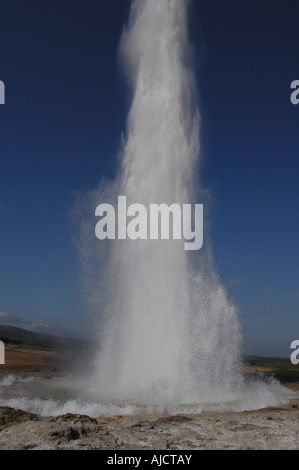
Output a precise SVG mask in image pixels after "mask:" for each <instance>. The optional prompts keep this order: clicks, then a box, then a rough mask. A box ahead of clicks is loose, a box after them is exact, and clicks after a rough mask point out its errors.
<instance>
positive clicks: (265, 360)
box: [243, 356, 299, 371]
mask: <svg viewBox="0 0 299 470" xmlns="http://www.w3.org/2000/svg"><path fill="white" fill-rule="evenodd" d="M243 364H244V366H247V367H253V368H254V367H265V368H269V369H276V370H291V371H299V364H297V365H294V364H292V363H291V360H290V359H289V358H282V357H260V356H245V358H244V361H243Z"/></svg>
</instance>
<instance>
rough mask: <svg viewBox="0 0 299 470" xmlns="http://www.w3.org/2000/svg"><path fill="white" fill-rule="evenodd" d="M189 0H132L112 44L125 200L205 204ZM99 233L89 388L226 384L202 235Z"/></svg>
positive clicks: (218, 299) (168, 396) (212, 387)
mask: <svg viewBox="0 0 299 470" xmlns="http://www.w3.org/2000/svg"><path fill="white" fill-rule="evenodd" d="M189 6H190V5H189V2H188V1H186V0H162V1H161V0H136V1H133V3H132V7H131V13H130V19H129V25H128V28H127V29H126V30H125V31H124V33H123V37H122V40H121V45H120V49H121V50H120V52H121V56H122V59H123V63H124V66H125V69H126V71H127V72H128V74H129V77H130V80H131V83H132V87H133V99H132V105H131V109H130V112H129V116H128V122H127V134H126V139H125V143H124V149H123V153H122V161H121V168H120V171H119V176H118V178H117V181H116V183H115V184H114V188H113V190H114V195H115V197H116V196H117V194H118V195H126V197H127V202H128V204H132V203H141V204H144V205H145V206H146V207H149V204H152V203H158V204H161V203H166V204H168V205H170V204H172V203H179V204H180V205H183V204H188V203H189V204H194V203H203V202H204V201H203V200H198V198H199V197H203V194H204V192H203V190H202V188H201V186H200V184H201V183H200V179H199V178H198V173H199V169H200V168H199V163H200V161H199V160H200V145H199V124H200V116H199V111H198V108H197V106H196V105H197V100H196V85H195V78H194V72H193V68H192V50H191V47H190V44H189V38H188V8H189ZM106 194H107V193H106ZM103 197H104V196H103V194H101V190H99V192H98V194H97V200H98V203H100V202H108V201H103ZM112 199H113V198H112ZM114 202H115V199H114ZM204 217H205V219H204V220H206V212H205V215H204ZM98 243H106V242H99V241H98ZM109 243H110V246H109V253H108V257H107V263H106V266H105V269H104V267H103V265H102V266H101V272H102V279H101V287H102V288H103V282H104V289H103V290H105V296H106V297H105V298H106V301H105V305H103V303H102V304H101V307H100V308H101V309H102V310H103V309H104V313H103V314H102V316H101V321H100V322H99V326H98V328H99V331H100V350H99V352H98V355H97V358H96V360H95V365H94V368H95V372H94V378H95V380H96V383H97V389H98V391H99V394H100V395H101V396H102V397H103V398H106V399H110V400H111V399H114V400H129V401H132V402H134V401H135V402H136V401H137V402H139V403H154V404H161V405H162V406H163V407H167V406H172V405H177V404H183V403H198V402H201V401H205V400H213V395H214V398H215V400H218V399H219V397H223V393H226V392H229V390H232V389H233V387H235V386H236V383H237V382H238V381H239V379H240V376H239V365H238V360H239V346H240V332H239V322H238V315H237V311H236V309H235V307H234V306H233V305H231V304H230V302H229V301H228V300H227V296H226V293H225V291H224V289H223V287H222V286H221V284H220V283H219V281H218V279H217V275H216V273H215V270H214V267H213V263H212V260H211V256H210V251H209V247H208V238H207V234H206V233H205V239H204V247H203V248H202V249H201V250H200V252H198V253H197V254H196V253H195V252H194V251H191V252H188V251H185V250H184V247H183V241H181V240H169V241H167V240H113V241H111V242H109Z"/></svg>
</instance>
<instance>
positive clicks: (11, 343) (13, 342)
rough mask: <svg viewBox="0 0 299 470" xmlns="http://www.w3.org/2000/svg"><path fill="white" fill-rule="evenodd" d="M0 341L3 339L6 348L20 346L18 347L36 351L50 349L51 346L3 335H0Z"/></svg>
mask: <svg viewBox="0 0 299 470" xmlns="http://www.w3.org/2000/svg"><path fill="white" fill-rule="evenodd" d="M0 341H3V343H4V344H5V347H8V348H10V347H11V348H14V349H17V348H20V349H34V350H37V351H52V348H50V347H49V346H45V345H44V344H28V343H25V342H23V341H21V340H20V339H14V338H5V337H0Z"/></svg>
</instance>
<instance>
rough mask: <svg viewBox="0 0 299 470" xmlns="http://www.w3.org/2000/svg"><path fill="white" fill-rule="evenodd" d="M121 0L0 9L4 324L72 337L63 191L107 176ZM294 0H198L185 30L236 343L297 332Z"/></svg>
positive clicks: (75, 308) (298, 141)
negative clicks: (236, 322)
mask: <svg viewBox="0 0 299 470" xmlns="http://www.w3.org/2000/svg"><path fill="white" fill-rule="evenodd" d="M129 6H130V1H128V0H109V1H105V2H104V1H98V0H86V1H84V2H82V1H77V0H65V1H63V2H61V1H58V0H52V1H47V0H26V2H24V1H21V0H14V1H11V0H3V1H2V2H1V6H0V80H2V81H3V82H4V83H5V91H6V104H5V105H0V159H1V166H0V216H1V225H0V241H1V244H0V266H1V270H0V322H1V323H4V324H11V325H14V326H19V327H25V328H28V329H34V330H36V331H42V332H48V333H58V334H61V335H66V334H67V335H74V336H81V335H82V334H83V333H84V325H85V323H86V313H85V312H84V305H83V303H82V299H81V294H80V272H79V263H78V258H77V256H76V250H75V249H74V246H73V244H72V227H71V225H70V223H69V216H70V211H71V208H72V204H73V199H74V193H76V192H77V191H87V190H90V189H93V188H95V187H96V186H97V184H98V182H99V180H100V179H101V178H102V177H103V176H106V177H109V178H113V176H114V174H115V170H116V163H117V153H118V151H119V148H120V142H121V133H122V131H123V130H124V129H125V120H126V115H127V112H128V109H129V104H130V103H129V97H128V92H127V88H126V84H125V80H124V76H123V74H122V73H121V71H120V68H119V64H118V60H117V49H118V43H119V39H120V35H121V31H122V27H123V24H124V22H125V21H126V19H127V15H128V10H129ZM298 18H299V3H298V1H297V0H285V1H284V2H282V1H276V0H251V1H250V2H248V0H246V1H243V0H234V1H233V0H230V1H223V0H194V1H193V13H192V19H191V25H190V27H191V36H192V40H193V42H194V45H195V51H196V64H195V66H196V72H197V78H198V89H199V94H200V110H201V117H202V130H201V144H202V155H203V158H204V167H203V175H202V177H203V181H204V184H205V185H206V186H207V187H209V188H210V189H211V194H212V207H211V217H212V221H213V225H212V241H213V250H214V258H215V264H216V268H217V272H218V273H219V276H220V278H221V279H222V281H223V283H224V284H225V285H226V287H227V289H228V292H229V295H230V297H231V298H232V299H233V300H234V301H235V303H236V304H237V305H238V306H239V309H240V319H241V322H242V325H243V332H244V344H245V351H246V352H248V353H251V354H264V355H273V356H275V355H284V356H289V355H290V343H291V341H292V340H294V339H299V322H298V314H299V248H298V240H299V218H298V202H299V200H298V199H299V132H298V131H299V105H293V104H292V103H291V101H290V95H291V89H290V85H291V82H292V81H293V80H299V61H298V51H299V28H298Z"/></svg>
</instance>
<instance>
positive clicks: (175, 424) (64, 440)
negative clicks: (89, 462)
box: [0, 351, 299, 451]
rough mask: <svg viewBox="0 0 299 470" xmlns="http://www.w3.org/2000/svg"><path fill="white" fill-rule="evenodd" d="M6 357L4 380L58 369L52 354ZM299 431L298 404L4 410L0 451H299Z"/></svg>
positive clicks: (294, 383)
mask: <svg viewBox="0 0 299 470" xmlns="http://www.w3.org/2000/svg"><path fill="white" fill-rule="evenodd" d="M17 354H19V356H18V358H17V356H16V355H17ZM10 356H11V357H10ZM7 359H9V361H10V362H8V363H7V364H6V366H5V367H4V366H3V367H2V369H1V370H0V376H1V377H4V376H5V375H7V374H9V373H20V372H21V371H22V373H23V374H24V373H28V374H30V376H32V375H37V376H41V377H44V376H47V375H48V374H49V373H50V371H52V370H55V371H56V367H57V362H55V361H56V359H57V358H56V357H55V361H54V359H53V357H51V354H50V353H41V352H39V353H32V352H26V353H22V354H21V352H20V351H18V352H16V353H15V354H13V351H11V352H9V354H8V355H7ZM16 359H18V361H17V362H16ZM254 367H256V366H254ZM251 371H252V370H251ZM254 372H257V373H258V372H259V371H258V370H254ZM268 372H269V371H268ZM270 372H271V371H270ZM55 373H56V372H55ZM296 377H297V376H296ZM289 380H292V383H285V385H286V386H288V387H289V388H292V389H293V390H296V391H299V384H298V381H297V380H296V381H295V380H294V377H291V376H290V373H288V374H287V376H286V382H287V381H289ZM298 431H299V400H293V401H291V402H289V403H287V404H285V405H284V406H282V407H280V408H264V409H260V410H255V411H246V412H209V413H202V414H197V415H189V414H188V415H187V414H186V415H175V416H161V415H134V416H112V417H101V416H100V417H98V418H96V419H95V418H91V417H89V416H85V415H75V414H67V415H61V416H58V417H55V418H47V419H45V418H40V417H39V416H37V415H36V414H33V413H27V412H25V411H22V410H15V409H13V408H10V407H7V406H2V407H0V450H25V449H34V450H58V449H65V450H97V449H98V450H115V451H117V450H131V449H132V450H134V449H135V450H173V451H175V450H190V451H191V450H200V449H210V450H216V449H217V450H218V449H238V450H239V449H242V450H243V449H244V450H246V449H252V450H279V449H286V450H295V449H297V450H299V439H298Z"/></svg>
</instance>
